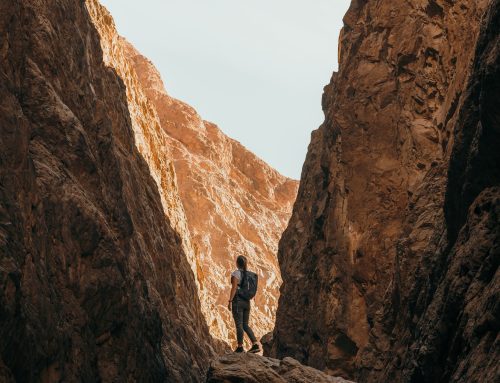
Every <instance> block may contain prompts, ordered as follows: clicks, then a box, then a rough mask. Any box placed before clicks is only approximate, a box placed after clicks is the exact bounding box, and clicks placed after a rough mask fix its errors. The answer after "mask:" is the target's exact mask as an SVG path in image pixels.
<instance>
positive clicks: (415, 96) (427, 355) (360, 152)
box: [266, 0, 500, 382]
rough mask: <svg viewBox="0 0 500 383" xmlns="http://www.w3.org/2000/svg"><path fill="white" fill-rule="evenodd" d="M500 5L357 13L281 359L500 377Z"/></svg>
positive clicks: (305, 194)
mask: <svg viewBox="0 0 500 383" xmlns="http://www.w3.org/2000/svg"><path fill="white" fill-rule="evenodd" d="M498 7H499V2H498V1H497V0H487V1H486V0H485V1H477V2H469V1H465V0H464V1H460V0H457V1H453V2H450V1H441V0H436V1H434V0H431V1H427V0H425V1H424V0H422V1H416V2H405V1H392V2H389V1H382V2H370V1H357V0H355V1H353V2H352V4H351V7H350V9H349V11H348V12H347V14H346V16H345V17H344V28H343V30H342V32H341V35H340V40H339V42H340V53H341V55H340V69H339V72H338V73H335V74H334V75H333V77H332V81H331V83H330V84H329V85H328V86H327V87H326V88H325V93H324V95H323V109H324V112H325V122H324V124H323V125H322V126H321V127H320V128H319V129H318V130H317V131H315V132H314V133H313V135H312V140H311V144H310V146H309V151H308V155H307V159H306V162H305V164H304V167H303V171H302V179H301V183H300V187H299V193H298V199H297V201H296V203H295V206H294V211H293V214H292V218H291V220H290V223H289V226H288V228H287V230H286V231H285V233H284V235H283V237H282V239H281V241H280V245H279V262H280V267H281V269H282V275H283V276H284V278H283V280H284V283H283V285H282V288H281V296H280V301H279V304H278V311H277V321H276V326H275V330H274V333H273V335H274V337H273V339H272V340H271V341H269V342H268V344H266V351H267V353H269V354H270V355H272V356H277V357H284V356H293V357H295V358H297V359H298V360H299V361H301V362H303V363H306V364H308V365H310V366H313V367H316V368H319V369H322V370H324V371H327V372H328V373H331V374H340V375H341V376H344V377H350V378H354V379H356V380H359V382H386V381H391V382H446V381H453V382H466V381H494V380H495V379H497V378H498V376H499V372H498V360H499V351H498V350H499V348H498V340H497V334H498V329H499V328H498V323H499V311H498V294H499V286H500V284H499V281H498V259H499V257H498V255H499V254H498V243H499V229H500V227H499V226H500V225H499V223H498V222H499V221H498V201H499V194H498V186H499V171H500V166H499V157H498V156H499V154H498V153H499V151H498V147H499V146H498V142H499V141H498V140H499V130H498V126H499V117H498V96H499V92H498V81H499V73H498V49H499V47H498V25H499V22H498ZM465 26H466V27H465Z"/></svg>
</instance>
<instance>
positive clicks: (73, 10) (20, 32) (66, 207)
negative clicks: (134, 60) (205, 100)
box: [0, 0, 214, 382]
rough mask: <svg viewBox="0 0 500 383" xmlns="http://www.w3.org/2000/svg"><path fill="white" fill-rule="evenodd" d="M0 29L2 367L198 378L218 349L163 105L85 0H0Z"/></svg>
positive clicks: (0, 370)
mask: <svg viewBox="0 0 500 383" xmlns="http://www.w3.org/2000/svg"><path fill="white" fill-rule="evenodd" d="M89 4H90V9H91V10H92V8H91V6H92V3H91V2H89ZM94 11H95V9H94ZM94 16H95V14H94ZM101 16H102V18H103V20H104V22H108V23H110V22H111V20H110V18H109V15H106V14H103V15H101ZM0 36H2V39H1V42H0V166H1V171H0V376H1V377H2V379H6V380H7V381H9V380H10V381H17V382H31V381H33V382H34V381H37V382H38V381H41V382H58V381H65V382H80V381H84V382H96V381H102V382H125V381H129V382H132V381H137V382H139V381H141V382H142V381H155V382H160V381H179V382H189V381H199V380H200V379H201V377H202V375H204V370H205V367H206V366H207V365H208V360H209V358H210V357H212V356H213V355H214V351H213V349H212V346H211V339H210V336H209V335H208V328H207V326H206V323H205V321H204V318H203V315H202V312H201V309H200V303H199V300H198V298H197V287H196V281H195V279H194V277H193V272H192V270H191V268H190V265H189V262H188V260H187V258H188V254H186V245H185V243H184V239H185V238H182V237H181V236H180V235H179V233H180V234H181V235H182V231H181V230H180V229H179V225H180V223H179V222H177V221H176V220H177V217H176V214H179V215H181V214H182V210H181V207H182V206H181V205H180V204H179V202H178V201H179V197H178V196H176V195H175V193H176V191H175V174H174V172H173V171H172V167H170V168H169V167H168V166H167V167H166V168H165V169H167V170H168V169H170V170H168V171H166V172H165V173H162V172H161V171H164V170H165V169H164V168H163V164H161V163H160V164H159V165H155V166H153V165H152V163H155V162H161V161H167V162H168V158H166V157H165V156H163V157H161V156H160V152H157V151H155V149H154V147H155V145H159V143H160V144H161V139H160V138H158V137H159V134H160V133H159V132H161V130H160V129H158V126H157V125H154V123H153V120H154V113H151V115H148V114H144V113H145V112H144V110H141V111H138V112H137V115H134V114H133V113H131V112H132V111H133V110H137V109H135V108H137V107H139V105H140V104H142V101H141V99H140V94H137V95H135V96H134V97H136V98H133V99H132V98H131V94H129V93H128V91H129V89H128V87H127V88H126V86H125V85H126V84H124V83H123V81H122V78H121V77H120V76H119V73H118V74H117V71H115V70H114V69H112V68H109V67H107V66H106V65H105V63H107V62H108V61H107V60H108V59H107V58H106V57H104V58H103V53H102V51H101V47H100V41H99V35H98V33H97V31H96V29H95V27H94V25H93V24H92V22H91V19H90V15H89V13H88V11H87V9H86V7H85V4H84V2H82V1H71V0H60V1H57V2H56V1H44V0H39V1H25V0H19V1H16V2H11V1H6V0H1V1H0ZM105 54H106V52H105ZM133 102H136V103H137V105H134V104H133ZM143 107H144V108H147V105H146V104H145V106H144V105H143ZM139 115H142V117H140V116H139ZM141 121H142V122H143V123H144V125H140V124H141ZM138 124H139V125H140V127H141V129H142V133H143V138H142V139H143V141H141V136H140V131H139V130H138V129H137V126H138ZM157 140H158V142H157ZM160 157H161V158H160ZM157 170H158V172H157ZM158 182H162V183H163V182H165V183H166V184H169V185H171V189H170V193H171V194H168V193H167V192H166V190H167V188H166V187H165V189H162V190H161V192H159V189H158V186H157V183H158ZM169 209H170V210H169Z"/></svg>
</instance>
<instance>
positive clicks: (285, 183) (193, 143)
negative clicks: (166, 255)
mask: <svg viewBox="0 0 500 383" xmlns="http://www.w3.org/2000/svg"><path fill="white" fill-rule="evenodd" d="M120 43H121V46H122V49H123V50H124V52H125V55H126V56H127V57H128V58H129V60H130V62H132V63H133V67H134V69H135V72H136V73H137V76H138V79H139V82H140V84H141V85H142V87H143V89H144V91H145V94H146V95H147V97H148V99H149V100H150V101H151V102H152V104H153V105H154V106H155V108H156V110H157V111H158V116H159V119H160V122H161V127H162V128H163V131H164V132H165V133H166V134H167V136H168V142H169V146H170V148H171V151H172V155H173V158H174V168H175V172H176V174H177V178H178V185H179V192H180V196H181V200H182V202H183V205H184V209H185V211H186V216H187V222H188V227H189V230H190V233H191V237H192V243H193V247H194V251H195V259H196V261H195V267H196V273H197V278H198V282H199V287H200V297H201V302H202V309H203V312H204V314H205V317H206V318H207V322H208V323H209V326H210V329H211V333H212V335H213V336H215V337H217V338H219V339H222V340H225V341H227V342H233V341H234V340H235V338H236V337H235V334H234V325H233V319H232V317H231V314H230V312H229V311H228V309H227V307H226V306H227V300H228V297H229V288H228V287H229V273H230V272H231V271H232V270H234V268H235V266H234V263H235V258H236V256H237V255H240V254H243V255H247V256H248V258H249V263H250V268H251V269H252V270H254V271H256V272H257V273H258V274H259V281H260V284H259V287H260V289H259V292H258V295H257V297H256V299H255V304H254V305H253V309H252V310H253V314H252V316H251V322H250V324H251V326H252V327H253V329H254V332H255V333H256V335H257V337H260V336H262V335H264V334H265V333H267V332H269V331H272V329H273V326H274V319H275V311H276V306H277V303H278V296H279V286H280V284H281V277H280V272H279V266H278V262H277V258H276V253H277V250H278V249H277V247H278V241H279V238H280V237H281V234H282V232H283V230H284V229H285V227H286V224H287V223H288V220H289V218H290V215H291V210H292V205H293V202H294V200H295V197H296V193H297V187H298V182H297V181H294V180H291V179H289V178H286V177H284V176H282V175H280V174H279V173H278V172H277V171H276V170H274V169H272V168H271V167H270V166H269V165H267V164H266V163H265V162H264V161H262V160H260V159H259V158H258V157H256V156H255V155H254V154H252V153H251V152H249V151H248V150H247V149H245V148H244V147H243V146H242V145H241V144H240V143H239V142H237V141H235V140H233V139H231V138H229V137H227V136H226V135H225V134H224V133H222V131H221V130H220V129H219V128H218V127H217V126H216V125H214V124H212V123H210V122H207V121H203V120H202V119H201V117H200V116H199V115H198V113H196V111H195V110H194V109H193V108H192V107H190V106H189V105H187V104H185V103H183V102H181V101H179V100H176V99H174V98H172V97H170V96H169V95H168V94H167V92H166V91H165V87H164V85H163V82H162V80H161V77H160V74H159V73H158V71H157V70H156V68H155V67H154V66H153V64H152V63H151V62H150V61H149V60H148V59H147V58H145V57H144V56H142V55H141V54H140V53H139V52H137V51H136V50H135V49H134V47H133V46H132V45H130V44H129V43H128V42H126V41H125V40H124V39H122V40H121V41H120ZM115 49H116V48H115Z"/></svg>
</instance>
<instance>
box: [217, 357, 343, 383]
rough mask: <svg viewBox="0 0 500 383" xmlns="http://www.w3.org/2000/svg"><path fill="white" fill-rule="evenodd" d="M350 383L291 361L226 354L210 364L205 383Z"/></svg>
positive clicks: (290, 359) (288, 359) (289, 359)
mask: <svg viewBox="0 0 500 383" xmlns="http://www.w3.org/2000/svg"><path fill="white" fill-rule="evenodd" d="M231 382H234V383H262V382H266V383H311V382H314V383H352V382H349V381H347V380H344V379H342V378H335V377H333V376H330V375H327V374H325V373H323V372H321V371H319V370H316V369H314V368H311V367H306V366H303V365H302V364H300V363H299V362H297V361H296V360H295V359H292V358H285V359H283V360H278V359H272V358H266V357H262V356H259V355H255V354H246V353H241V354H228V355H225V356H223V357H221V358H219V359H218V360H216V361H214V362H212V363H211V364H210V368H209V370H208V374H207V383H231Z"/></svg>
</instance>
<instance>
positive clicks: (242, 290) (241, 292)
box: [227, 255, 260, 353]
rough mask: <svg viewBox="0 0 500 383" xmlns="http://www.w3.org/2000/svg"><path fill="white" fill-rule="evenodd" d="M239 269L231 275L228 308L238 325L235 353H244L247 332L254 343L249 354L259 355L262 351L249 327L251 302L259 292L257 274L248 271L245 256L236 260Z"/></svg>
mask: <svg viewBox="0 0 500 383" xmlns="http://www.w3.org/2000/svg"><path fill="white" fill-rule="evenodd" d="M236 267H237V269H236V270H235V271H233V272H232V273H231V294H230V295H229V304H228V306H227V308H228V309H229V310H231V311H232V313H233V318H234V324H235V325H236V337H237V340H238V347H237V348H236V350H234V351H235V352H243V351H245V350H244V349H243V331H245V332H246V333H247V335H248V337H249V338H250V340H251V341H252V344H253V345H252V348H251V349H250V350H248V352H252V353H257V352H259V351H260V347H259V344H258V343H257V339H256V338H255V335H254V333H253V331H252V329H251V328H250V326H249V325H248V318H249V317H250V300H251V299H252V298H253V297H254V296H255V293H256V292H257V283H258V277H257V274H255V273H252V272H251V271H248V270H247V259H246V257H244V256H243V255H240V256H238V258H236Z"/></svg>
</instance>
